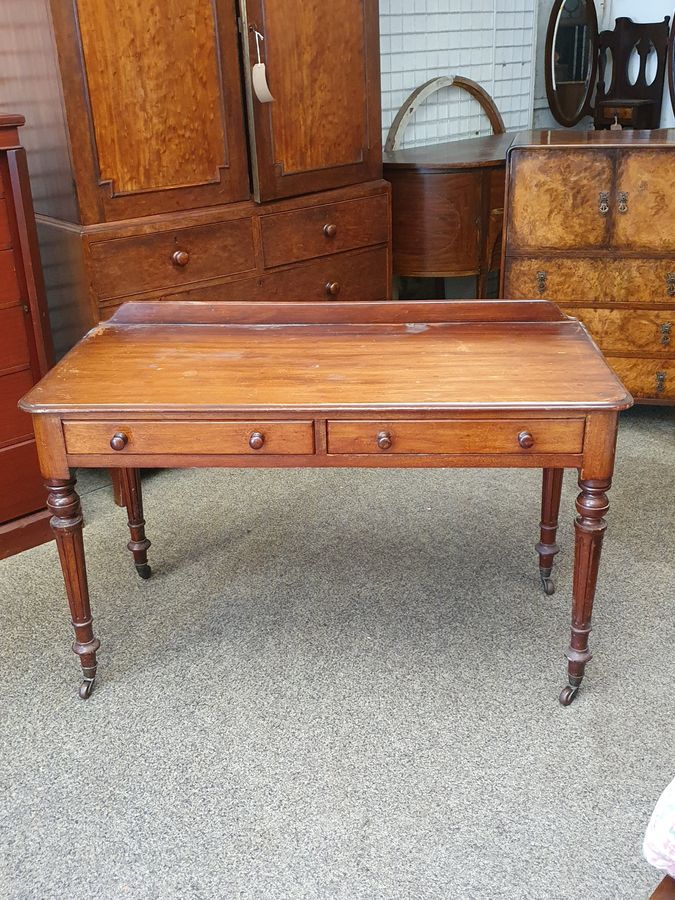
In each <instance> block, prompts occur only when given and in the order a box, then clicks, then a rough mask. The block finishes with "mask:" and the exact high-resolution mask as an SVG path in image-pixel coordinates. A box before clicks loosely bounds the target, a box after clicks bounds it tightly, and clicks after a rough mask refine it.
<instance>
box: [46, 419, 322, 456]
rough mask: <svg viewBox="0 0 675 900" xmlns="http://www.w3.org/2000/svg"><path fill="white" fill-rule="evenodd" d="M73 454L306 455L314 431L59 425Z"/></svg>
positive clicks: (275, 426)
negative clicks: (61, 426)
mask: <svg viewBox="0 0 675 900" xmlns="http://www.w3.org/2000/svg"><path fill="white" fill-rule="evenodd" d="M63 433H64V437H65V441H66V450H67V452H68V453H71V454H73V455H85V454H86V455H89V454H94V455H119V456H120V457H122V456H123V455H124V454H125V453H126V454H128V453H131V454H135V453H140V454H149V455H152V454H159V453H161V454H167V453H174V454H176V455H192V456H198V455H205V456H208V455H211V454H233V455H238V454H248V455H255V454H260V455H263V454H264V455H268V454H272V455H273V454H307V453H313V452H314V427H313V423H312V422H311V421H307V422H296V421H289V422H279V421H276V422H265V421H255V422H253V421H241V422H239V421H236V422H235V421H230V422H199V421H192V422H191V421H174V422H172V421H124V420H122V419H120V420H119V421H115V422H91V421H89V422H78V421H66V422H64V423H63Z"/></svg>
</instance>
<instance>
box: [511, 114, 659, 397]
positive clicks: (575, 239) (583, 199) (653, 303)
mask: <svg viewBox="0 0 675 900" xmlns="http://www.w3.org/2000/svg"><path fill="white" fill-rule="evenodd" d="M674 185H675V130H663V131H643V132H639V131H638V132H630V131H626V132H586V133H582V132H558V131H544V132H536V133H534V132H529V133H523V134H521V135H519V136H518V137H517V138H516V140H515V141H514V143H513V145H512V147H511V149H510V151H509V157H508V163H507V196H506V207H505V208H506V222H505V242H504V266H503V274H502V286H501V296H502V297H508V298H514V299H517V298H524V297H533V296H534V297H543V298H545V299H549V300H555V301H556V302H557V303H559V304H560V306H561V307H562V308H563V309H564V310H565V311H566V312H567V313H568V314H569V315H572V316H575V317H576V318H578V319H580V320H581V321H582V322H583V323H584V324H585V325H586V326H587V328H588V329H589V330H590V332H591V334H592V335H593V337H594V338H595V340H596V342H597V343H598V345H599V346H600V348H601V349H602V351H603V352H604V353H605V355H606V357H607V359H608V361H609V362H610V364H611V365H612V366H613V368H614V370H615V371H616V372H617V374H618V375H619V377H620V378H621V379H622V380H623V381H624V383H625V384H626V386H627V388H628V389H629V390H630V392H631V393H632V394H633V396H634V397H635V398H636V399H638V400H642V401H644V402H649V403H663V404H675V336H674V335H673V325H674V324H675V190H674V189H673V187H674Z"/></svg>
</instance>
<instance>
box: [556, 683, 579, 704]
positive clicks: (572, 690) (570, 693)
mask: <svg viewBox="0 0 675 900" xmlns="http://www.w3.org/2000/svg"><path fill="white" fill-rule="evenodd" d="M578 692H579V688H578V687H572V686H571V685H570V684H566V685H565V687H564V688H563V689H562V691H560V697H559V698H558V699H559V700H560V705H561V706H569V705H570V703H571V702H572V700H574V698H575V697H576V695H577V693H578Z"/></svg>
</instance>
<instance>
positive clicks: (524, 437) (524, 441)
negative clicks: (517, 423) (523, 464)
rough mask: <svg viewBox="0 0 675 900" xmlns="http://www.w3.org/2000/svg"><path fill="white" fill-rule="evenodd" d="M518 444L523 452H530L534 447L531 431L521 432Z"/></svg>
mask: <svg viewBox="0 0 675 900" xmlns="http://www.w3.org/2000/svg"><path fill="white" fill-rule="evenodd" d="M518 443H519V444H520V446H521V447H522V448H523V450H529V449H530V447H534V438H533V437H532V435H531V433H530V432H529V431H521V432H520V434H519V435H518Z"/></svg>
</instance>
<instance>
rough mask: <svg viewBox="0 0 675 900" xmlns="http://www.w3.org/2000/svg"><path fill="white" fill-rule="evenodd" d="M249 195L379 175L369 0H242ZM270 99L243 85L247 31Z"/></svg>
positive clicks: (286, 193)
mask: <svg viewBox="0 0 675 900" xmlns="http://www.w3.org/2000/svg"><path fill="white" fill-rule="evenodd" d="M240 7H241V10H242V15H243V29H244V32H245V38H244V74H245V77H246V84H247V107H248V114H249V128H250V131H251V136H252V163H253V165H252V171H253V181H254V194H255V197H256V199H257V200H259V201H262V200H271V199H275V198H279V197H291V196H295V195H298V194H303V193H310V192H313V191H321V190H326V189H329V188H334V187H339V186H341V185H345V184H352V183H355V182H359V181H368V180H369V179H372V178H377V177H379V176H380V175H381V172H382V149H381V148H382V144H381V140H382V139H381V134H380V129H381V123H380V98H379V81H380V69H379V57H380V54H379V17H378V4H377V0H333V2H332V3H330V4H327V3H320V2H317V0H311V2H306V3H297V2H296V0H274V2H268V0H241V2H240ZM255 30H258V31H259V32H261V33H262V34H263V36H264V41H262V42H261V44H260V53H261V59H262V61H263V62H264V63H265V65H266V67H267V80H268V83H269V87H270V90H271V92H272V95H273V96H274V102H272V103H261V102H260V101H259V100H258V99H257V97H256V96H255V95H254V93H253V90H252V85H251V69H252V66H253V64H254V63H255V62H256V60H257V52H256V40H255V35H254V31H255Z"/></svg>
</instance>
